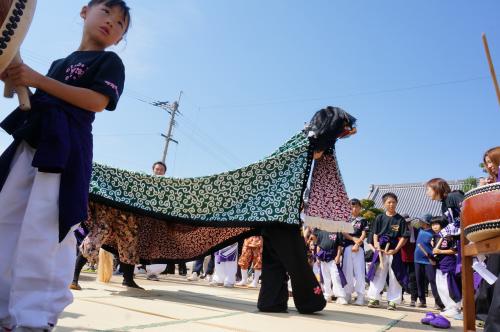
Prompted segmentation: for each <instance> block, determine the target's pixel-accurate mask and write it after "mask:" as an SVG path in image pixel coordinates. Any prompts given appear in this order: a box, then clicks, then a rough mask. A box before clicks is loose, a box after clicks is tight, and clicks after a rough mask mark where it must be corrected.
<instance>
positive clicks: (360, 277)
mask: <svg viewBox="0 0 500 332" xmlns="http://www.w3.org/2000/svg"><path fill="white" fill-rule="evenodd" d="M350 202H351V207H352V211H351V214H352V218H351V224H352V226H353V229H354V232H353V233H350V234H348V233H344V239H345V240H344V256H343V262H342V270H343V272H344V275H345V278H346V280H347V285H346V286H345V292H346V299H347V301H348V302H350V301H351V298H352V293H353V292H354V291H356V294H357V298H356V302H355V303H354V304H356V305H364V303H365V275H366V273H365V270H366V265H365V251H364V240H365V238H366V234H367V232H368V221H367V220H366V219H365V218H363V217H362V216H361V215H360V212H361V202H360V201H359V199H356V198H353V199H351V201H350Z"/></svg>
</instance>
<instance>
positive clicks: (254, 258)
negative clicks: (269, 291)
mask: <svg viewBox="0 0 500 332" xmlns="http://www.w3.org/2000/svg"><path fill="white" fill-rule="evenodd" d="M262 246H263V243H262V236H252V237H249V238H247V239H245V241H244V242H243V249H242V251H241V256H240V259H239V260H238V265H239V266H240V268H241V281H240V282H238V283H237V285H238V286H245V285H247V282H248V269H249V268H250V265H252V267H253V270H254V274H253V280H252V282H251V283H250V284H249V286H250V287H253V288H256V287H257V286H258V284H259V278H260V274H261V272H262Z"/></svg>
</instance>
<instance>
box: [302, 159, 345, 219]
mask: <svg viewBox="0 0 500 332" xmlns="http://www.w3.org/2000/svg"><path fill="white" fill-rule="evenodd" d="M306 214H307V215H308V216H312V217H320V218H324V219H328V220H335V221H348V220H349V217H350V215H351V206H350V204H349V198H348V197H347V193H346V190H345V187H344V183H343V182H342V176H341V175H340V171H339V169H338V166H337V160H336V157H335V155H330V154H328V155H323V157H321V158H320V159H319V160H316V161H315V165H314V170H313V174H312V183H311V191H310V194H309V201H308V205H307V210H306Z"/></svg>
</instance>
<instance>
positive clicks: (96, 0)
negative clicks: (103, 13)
mask: <svg viewBox="0 0 500 332" xmlns="http://www.w3.org/2000/svg"><path fill="white" fill-rule="evenodd" d="M101 3H103V4H104V5H105V6H106V7H108V8H112V7H115V6H118V7H120V9H121V10H122V13H123V19H124V20H125V22H127V26H126V27H125V31H124V32H123V34H124V35H125V34H126V33H127V31H128V27H129V26H130V23H131V19H130V8H129V6H127V4H126V3H125V1H123V0H90V1H89V3H88V4H87V6H89V7H92V6H95V5H99V4H101Z"/></svg>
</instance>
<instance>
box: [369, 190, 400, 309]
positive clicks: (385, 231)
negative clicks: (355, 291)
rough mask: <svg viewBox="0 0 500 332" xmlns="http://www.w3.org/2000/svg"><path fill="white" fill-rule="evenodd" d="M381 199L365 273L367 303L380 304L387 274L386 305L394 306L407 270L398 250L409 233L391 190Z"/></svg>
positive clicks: (398, 297) (375, 305)
mask: <svg viewBox="0 0 500 332" xmlns="http://www.w3.org/2000/svg"><path fill="white" fill-rule="evenodd" d="M382 202H383V204H384V208H385V213H383V214H379V215H378V216H377V217H376V218H375V221H374V232H373V244H374V247H375V249H376V250H375V253H374V254H373V259H372V263H371V264H370V269H369V270H368V273H367V277H368V280H370V287H369V288H368V293H367V295H368V298H369V302H368V307H370V308H374V307H378V306H380V298H381V294H380V293H381V292H382V290H383V289H384V286H385V283H386V280H387V275H389V287H388V288H387V301H388V302H389V303H388V306H387V309H389V310H396V305H398V304H400V303H401V296H402V287H403V286H406V285H407V284H408V274H407V271H406V269H405V267H404V265H403V261H402V259H401V252H400V250H401V248H402V247H403V246H404V244H405V243H406V241H407V239H408V237H409V236H410V234H409V233H408V229H407V227H406V220H405V219H404V218H403V217H402V216H401V215H400V214H398V213H397V212H396V206H397V203H398V198H397V196H396V195H395V194H394V193H391V192H389V193H386V194H384V195H383V196H382Z"/></svg>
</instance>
